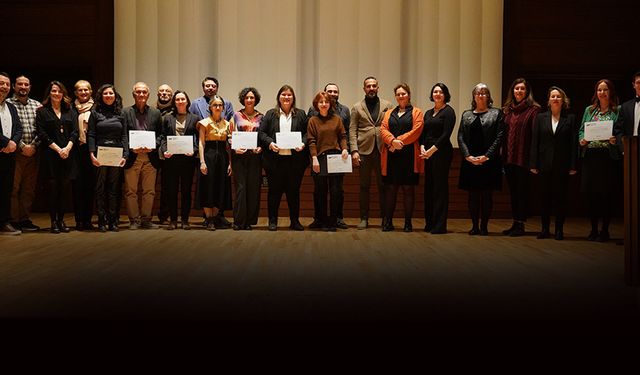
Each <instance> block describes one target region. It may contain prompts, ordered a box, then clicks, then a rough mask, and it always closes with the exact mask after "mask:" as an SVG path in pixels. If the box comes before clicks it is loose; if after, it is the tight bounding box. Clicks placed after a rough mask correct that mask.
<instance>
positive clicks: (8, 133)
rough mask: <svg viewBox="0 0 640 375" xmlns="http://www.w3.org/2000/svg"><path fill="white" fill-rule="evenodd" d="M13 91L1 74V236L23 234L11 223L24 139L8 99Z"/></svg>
mask: <svg viewBox="0 0 640 375" xmlns="http://www.w3.org/2000/svg"><path fill="white" fill-rule="evenodd" d="M10 89H11V80H10V79H9V75H8V74H7V73H5V72H0V234H1V235H17V234H20V233H22V232H21V231H20V230H18V229H15V228H14V227H13V226H12V225H11V224H10V223H9V220H10V218H11V190H12V188H13V175H14V169H15V165H16V159H15V154H16V151H17V150H18V144H20V139H21V138H22V124H21V123H20V117H19V116H18V111H17V110H16V107H14V106H13V104H11V103H9V102H8V101H7V100H6V99H7V96H8V95H9V90H10Z"/></svg>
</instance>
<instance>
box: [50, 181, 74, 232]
mask: <svg viewBox="0 0 640 375" xmlns="http://www.w3.org/2000/svg"><path fill="white" fill-rule="evenodd" d="M47 184H48V185H49V217H50V218H51V221H56V222H58V221H62V220H63V219H64V204H65V202H66V194H67V193H68V192H69V188H70V185H71V180H69V178H67V177H56V178H51V179H49V181H48V182H47Z"/></svg>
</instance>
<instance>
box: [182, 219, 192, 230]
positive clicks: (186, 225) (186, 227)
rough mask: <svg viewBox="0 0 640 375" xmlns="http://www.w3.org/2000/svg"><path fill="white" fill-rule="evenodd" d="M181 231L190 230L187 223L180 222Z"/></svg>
mask: <svg viewBox="0 0 640 375" xmlns="http://www.w3.org/2000/svg"><path fill="white" fill-rule="evenodd" d="M182 229H184V230H190V229H191V225H189V222H188V221H183V222H182Z"/></svg>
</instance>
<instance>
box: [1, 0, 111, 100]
mask: <svg viewBox="0 0 640 375" xmlns="http://www.w3.org/2000/svg"><path fill="white" fill-rule="evenodd" d="M0 9H1V11H0V12H1V14H2V24H3V25H2V26H3V27H2V32H1V33H0V43H1V45H2V46H7V47H8V50H3V52H2V60H1V62H0V70H3V71H6V72H7V73H9V74H10V75H11V78H12V82H13V80H14V79H15V77H16V76H17V75H20V74H24V75H26V76H27V77H29V78H30V80H31V85H32V89H31V96H32V97H33V98H34V99H37V100H42V98H43V96H44V90H45V88H46V86H47V84H48V83H49V82H50V81H52V80H59V81H61V82H62V83H63V84H65V86H67V89H68V90H69V91H70V93H71V91H73V84H74V83H75V82H76V81H77V80H79V79H86V80H87V81H89V82H91V84H92V85H93V86H94V90H95V89H96V88H97V87H96V86H98V85H100V84H102V83H105V82H113V60H114V55H113V25H114V23H113V0H88V1H87V0H84V1H83V0H46V1H36V0H22V1H0Z"/></svg>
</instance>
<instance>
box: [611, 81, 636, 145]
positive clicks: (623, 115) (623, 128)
mask: <svg viewBox="0 0 640 375" xmlns="http://www.w3.org/2000/svg"><path fill="white" fill-rule="evenodd" d="M632 84H633V88H634V89H635V90H636V97H635V98H634V99H631V100H628V101H626V102H624V103H623V104H622V108H621V111H620V116H618V120H617V121H616V123H615V124H614V126H613V135H615V136H616V137H618V138H620V137H622V136H633V135H635V136H637V135H639V134H640V129H638V127H640V72H637V73H636V74H634V75H633V81H632Z"/></svg>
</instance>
